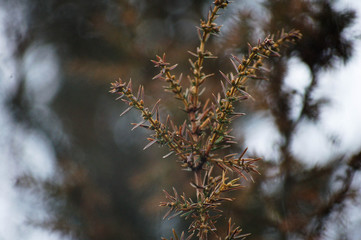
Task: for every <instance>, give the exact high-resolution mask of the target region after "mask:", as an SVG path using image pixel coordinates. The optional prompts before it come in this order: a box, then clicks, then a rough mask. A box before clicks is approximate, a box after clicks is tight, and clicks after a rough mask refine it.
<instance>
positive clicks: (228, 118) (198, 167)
mask: <svg viewBox="0 0 361 240" xmlns="http://www.w3.org/2000/svg"><path fill="white" fill-rule="evenodd" d="M228 4H229V2H228V1H227V0H216V1H214V7H213V9H211V10H210V11H209V13H208V15H207V18H206V20H202V21H201V24H200V27H199V28H198V36H199V40H200V44H199V47H197V49H196V51H195V52H191V51H189V53H190V54H191V56H192V57H193V59H189V62H190V65H191V75H190V76H187V77H188V79H189V82H190V84H189V86H188V87H187V88H186V89H185V90H183V88H182V86H181V84H180V82H181V79H182V75H180V76H179V77H176V76H175V75H173V74H172V70H174V69H175V68H176V67H177V64H175V65H172V66H171V64H170V63H168V62H166V59H165V54H164V55H163V56H162V57H159V56H157V59H156V60H152V62H153V63H154V64H155V67H157V68H159V69H160V73H159V74H157V75H156V76H155V77H154V79H162V80H164V81H165V82H166V83H167V84H168V85H167V86H165V89H166V90H167V91H169V92H172V93H173V94H174V95H175V98H176V99H178V100H180V101H181V102H182V104H183V110H184V112H185V113H186V114H187V119H185V120H184V122H183V124H181V125H177V124H175V123H174V122H173V121H172V120H171V118H170V116H169V115H168V116H167V118H166V121H165V123H162V121H161V119H160V114H159V102H160V100H158V101H157V102H156V103H155V104H154V106H153V108H152V110H150V109H149V108H148V107H146V106H145V103H144V88H143V86H139V88H138V91H137V94H135V93H134V92H133V89H132V82H131V81H129V82H123V81H122V80H121V79H119V81H116V82H114V83H112V86H111V90H110V92H111V93H115V94H118V95H119V97H118V99H122V100H123V101H124V102H125V103H126V104H128V105H129V107H128V108H127V109H126V110H125V111H124V112H123V113H122V114H121V116H122V115H124V114H125V113H127V112H128V111H129V110H131V109H132V108H135V109H137V110H138V111H140V113H141V116H142V119H143V120H142V121H141V122H139V123H134V124H133V125H134V127H133V129H135V128H137V127H143V128H146V129H148V130H151V131H152V132H153V134H152V135H151V137H150V138H148V140H149V141H150V142H149V144H147V145H146V146H145V147H144V149H146V148H148V147H149V146H151V145H153V144H155V143H158V144H160V145H164V146H167V147H168V148H169V150H170V152H169V153H168V154H166V155H165V156H164V157H163V158H166V157H168V156H170V155H171V154H173V153H174V154H175V155H176V156H177V159H178V161H179V162H180V163H181V167H182V168H184V169H185V170H189V171H192V172H193V173H194V181H191V182H190V183H191V185H192V187H193V188H194V189H195V191H196V199H195V200H192V198H189V197H187V196H185V194H182V195H179V194H178V192H177V191H176V190H175V189H174V188H173V192H174V195H171V194H169V193H168V192H167V191H164V192H165V194H166V198H167V200H168V201H167V202H162V203H161V204H160V206H165V207H169V208H170V209H169V211H168V212H167V214H166V215H165V217H167V216H168V215H169V214H170V213H172V212H173V215H172V216H171V217H174V216H177V215H180V216H181V217H184V218H186V219H187V218H192V219H193V221H192V222H191V224H190V225H189V228H188V231H189V232H190V235H189V237H188V238H187V239H191V238H192V236H193V235H195V236H197V237H198V239H202V240H204V239H208V236H209V233H212V234H214V235H215V236H217V238H220V239H221V237H219V236H218V235H217V233H216V231H217V229H216V226H215V224H216V219H218V218H219V217H220V216H222V215H221V214H216V213H222V211H221V210H220V209H219V207H220V206H221V204H222V203H223V202H225V201H232V200H233V199H231V198H228V197H224V193H226V192H229V191H234V190H239V189H241V188H242V187H243V186H242V185H241V184H240V183H238V182H240V180H241V178H243V179H244V180H248V178H247V175H248V176H249V178H250V179H251V180H253V178H252V176H251V173H258V174H259V172H258V170H257V166H256V165H255V162H256V161H258V160H259V158H244V155H245V153H246V150H247V149H246V150H244V151H243V153H241V154H237V153H230V154H225V153H224V152H221V151H219V150H220V149H225V148H228V147H230V144H234V143H236V142H235V141H234V137H233V136H232V135H230V134H231V130H230V129H229V124H230V123H231V122H232V120H234V119H236V118H238V117H240V116H242V115H244V114H243V113H237V112H235V106H234V105H235V104H236V103H237V102H240V101H244V100H246V99H249V98H250V97H251V96H250V95H249V94H248V93H247V92H246V91H245V85H246V82H247V80H249V79H259V78H260V77H259V72H261V71H262V65H263V62H264V60H265V59H266V58H268V57H270V56H280V55H279V53H278V52H279V51H280V47H281V46H282V45H284V44H285V43H287V42H291V43H293V42H295V41H296V40H297V39H300V38H301V34H300V33H299V31H297V30H292V31H290V32H289V33H285V32H283V31H282V33H280V34H279V36H278V37H277V38H276V39H275V38H274V37H273V36H268V37H266V38H265V39H264V40H263V41H259V42H258V44H256V45H255V46H251V45H249V50H248V54H247V55H246V56H245V57H244V58H243V59H239V58H237V57H236V56H232V59H231V62H232V64H233V66H234V68H235V73H229V74H224V73H223V72H221V71H220V74H221V76H222V77H223V78H224V80H223V81H221V87H222V92H221V93H217V94H213V96H214V99H213V100H210V99H209V98H208V99H206V100H205V101H204V102H203V101H202V99H201V95H202V92H203V91H204V90H205V88H204V87H203V84H204V83H205V82H206V80H207V79H211V78H215V77H216V76H217V75H216V74H217V73H211V74H208V73H205V72H204V71H203V63H204V61H205V60H206V59H209V58H215V56H214V55H213V53H211V52H210V51H208V50H206V48H205V45H206V42H207V41H208V39H209V37H210V35H217V34H218V33H219V32H220V28H221V26H218V25H217V24H216V23H215V22H214V21H215V20H216V19H217V17H218V15H219V10H221V9H224V8H226V7H227V6H228ZM214 166H217V167H218V168H219V169H220V170H221V171H222V173H221V174H220V175H217V174H216V175H214V174H213V171H212V170H213V168H214ZM230 172H236V173H238V175H239V177H238V178H232V177H231V174H230ZM182 236H184V235H183V234H182ZM245 236H246V235H244V234H241V230H240V228H239V227H236V228H234V227H233V225H232V223H231V219H229V230H228V233H227V236H225V237H224V238H223V239H239V238H244V237H245ZM174 237H175V239H178V237H177V235H176V234H175V233H174ZM181 239H183V237H181Z"/></svg>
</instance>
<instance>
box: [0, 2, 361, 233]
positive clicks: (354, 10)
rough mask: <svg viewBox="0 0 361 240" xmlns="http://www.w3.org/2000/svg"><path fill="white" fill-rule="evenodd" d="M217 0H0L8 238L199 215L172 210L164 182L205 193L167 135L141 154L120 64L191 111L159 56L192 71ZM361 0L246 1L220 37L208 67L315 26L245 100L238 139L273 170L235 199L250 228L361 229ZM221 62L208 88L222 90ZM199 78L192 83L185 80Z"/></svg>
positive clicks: (152, 229) (1, 167) (151, 95)
mask: <svg viewBox="0 0 361 240" xmlns="http://www.w3.org/2000/svg"><path fill="white" fill-rule="evenodd" d="M210 3H211V1H208V0H207V1H206V0H196V1H192V0H163V1H161V0H153V1H145V0H92V1H88V0H72V1H67V0H47V1H43V0H0V239H1V240H17V239H23V240H35V239H36V240H41V239H46V240H60V239H66V240H67V239H77V240H78V239H92V240H93V239H94V240H97V239H99V240H100V239H102V240H108V239H159V238H160V236H164V237H169V236H170V235H171V234H170V233H171V229H172V228H176V229H177V231H178V232H180V231H182V230H184V229H185V226H186V223H184V222H183V221H182V220H179V219H173V220H171V221H165V220H162V216H163V214H164V213H165V212H166V210H165V209H161V208H160V207H158V204H159V202H160V201H162V200H164V197H163V194H162V189H166V190H171V187H172V186H175V187H176V188H177V189H178V191H179V192H183V191H184V192H187V191H190V189H191V187H190V185H189V177H190V175H189V173H186V172H183V171H180V168H179V166H178V164H177V163H176V162H175V159H174V158H168V159H162V156H163V155H164V154H165V153H166V150H165V149H163V148H158V147H152V148H150V149H147V150H146V151H142V150H141V149H143V147H144V145H145V144H146V143H147V141H146V136H147V134H148V133H147V132H146V131H143V130H139V129H137V130H135V131H133V132H131V131H130V128H131V126H130V122H136V121H138V120H139V116H138V114H137V113H136V112H130V113H128V114H127V115H126V116H125V117H122V118H120V117H119V114H120V113H121V112H122V110H124V109H125V106H124V105H123V104H122V103H121V102H119V101H115V100H114V98H115V97H114V96H112V95H110V94H109V93H108V91H109V87H110V83H111V82H113V81H115V80H117V79H118V78H119V77H122V78H123V79H126V80H127V79H129V78H130V77H131V78H132V79H133V83H134V84H135V85H138V84H143V85H145V89H146V103H148V104H149V105H151V104H153V103H155V102H156V101H157V99H158V98H162V99H163V101H162V106H161V112H162V113H161V114H162V116H165V115H167V114H172V115H173V116H174V119H175V121H176V122H182V118H183V117H184V113H182V112H181V111H179V109H178V106H179V105H178V104H177V102H176V101H173V100H174V99H173V98H172V96H171V95H170V94H168V93H164V92H163V90H162V87H161V86H162V83H161V82H159V80H151V79H152V77H153V76H154V75H155V74H157V69H155V68H154V67H153V65H152V63H151V62H150V61H149V60H150V59H154V58H155V55H157V54H158V55H161V54H163V53H164V52H166V53H167V59H168V61H169V62H171V63H178V64H179V66H178V67H177V69H176V73H177V74H179V73H181V72H184V74H185V75H187V74H188V71H189V66H188V58H189V54H188V53H187V51H188V50H192V51H193V50H194V49H195V48H196V46H197V44H198V38H197V34H196V28H195V26H197V25H198V24H199V19H200V18H203V17H204V16H205V14H206V13H207V11H208V9H209V5H210ZM360 15H361V3H360V2H359V1H356V0H338V1H336V0H313V1H306V0H272V1H251V0H242V1H238V0H236V1H234V3H232V5H231V7H230V8H228V9H227V10H226V11H224V14H223V15H222V16H221V17H220V18H219V19H218V20H217V21H218V23H219V24H223V25H224V27H223V28H222V33H221V34H220V35H219V36H218V37H215V38H212V39H211V40H210V42H209V45H208V46H209V49H211V51H212V52H214V53H216V54H217V55H218V57H219V58H218V59H216V60H210V61H208V62H207V63H206V65H205V71H206V72H211V71H213V70H214V69H222V71H223V72H227V71H231V64H230V61H229V57H230V54H231V53H233V54H235V55H237V56H239V57H241V56H242V55H243V54H245V53H246V52H247V43H248V42H250V43H257V41H258V39H262V38H264V37H265V36H267V35H268V34H270V33H275V34H277V32H279V31H281V30H282V29H285V31H289V30H291V29H294V28H296V29H299V30H301V32H302V33H303V35H304V38H303V40H302V41H300V42H299V43H298V44H297V45H290V46H289V47H288V48H287V49H286V50H285V51H283V52H282V57H281V58H277V59H272V60H270V61H268V65H267V68H268V69H269V70H270V72H269V73H265V75H266V76H267V77H268V78H269V81H254V82H250V84H249V92H250V93H251V95H252V96H253V97H254V98H255V101H248V102H247V103H242V104H240V105H239V106H238V108H239V111H243V112H245V113H247V116H245V117H243V118H241V119H239V120H238V121H235V122H234V126H233V129H234V134H235V135H236V136H237V139H238V141H239V144H238V145H237V146H235V147H234V148H235V149H236V150H238V151H243V149H244V148H245V147H248V148H249V151H248V155H249V156H258V157H262V158H263V161H262V163H260V171H261V172H262V175H261V176H254V179H255V183H247V182H244V183H243V184H244V185H246V186H247V188H245V190H242V191H240V192H239V193H234V194H233V195H232V196H234V197H236V199H237V200H236V201H234V202H232V203H231V204H227V205H225V206H224V218H222V219H220V221H219V226H218V227H219V229H220V231H221V232H222V229H224V226H225V222H226V220H227V219H228V217H232V219H233V220H234V221H235V222H236V223H238V224H239V225H240V226H241V227H242V228H243V230H244V232H245V233H246V232H250V233H252V235H251V237H250V238H249V239H354V240H357V239H360V236H361V230H360V229H361V228H360V227H361V210H360V209H361V208H360V205H361V202H360V200H361V198H360V184H361V178H360V176H361V175H360V173H359V170H360V168H361V137H360V136H361V94H360V91H361V83H360V79H361V69H360V66H361V42H360V36H361V21H360ZM220 79H221V77H220V76H219V75H216V76H215V77H214V78H213V79H211V80H208V83H207V84H208V86H207V92H206V94H205V95H206V96H207V94H208V95H210V93H211V92H217V91H219V89H220V85H219V80H220ZM185 82H186V81H185Z"/></svg>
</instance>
